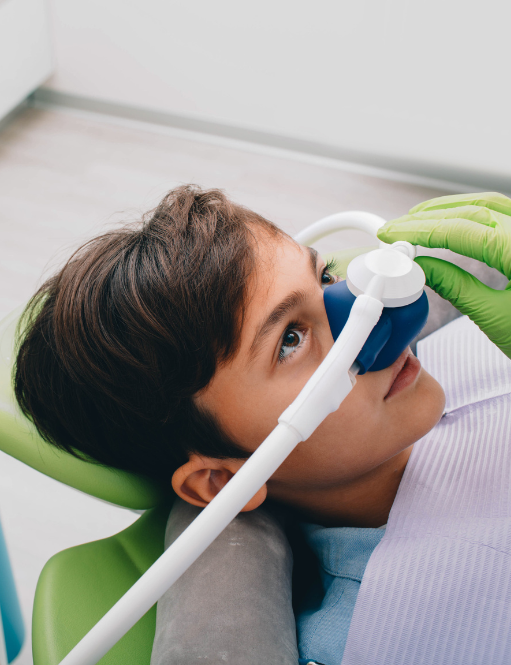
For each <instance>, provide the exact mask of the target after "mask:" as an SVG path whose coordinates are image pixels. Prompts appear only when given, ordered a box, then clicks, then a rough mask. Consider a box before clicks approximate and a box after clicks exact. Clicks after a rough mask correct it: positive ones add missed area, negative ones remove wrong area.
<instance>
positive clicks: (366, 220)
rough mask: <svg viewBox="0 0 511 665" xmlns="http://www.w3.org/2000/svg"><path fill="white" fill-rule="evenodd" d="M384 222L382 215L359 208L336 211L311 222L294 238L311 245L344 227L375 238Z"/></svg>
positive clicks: (301, 243) (302, 243) (303, 243)
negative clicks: (313, 222) (363, 232)
mask: <svg viewBox="0 0 511 665" xmlns="http://www.w3.org/2000/svg"><path fill="white" fill-rule="evenodd" d="M385 222H386V220H384V219H383V217H379V216H378V215H373V213H372V212H362V211H361V210H349V211H347V212H338V213H336V214H335V215H329V216H328V217H324V218H323V219H320V220H319V221H318V222H316V223H315V224H311V225H310V226H308V227H307V228H306V229H304V230H303V231H300V233H298V234H297V235H295V237H294V239H295V240H296V242H298V243H300V245H313V244H314V243H315V242H317V241H318V240H320V239H321V238H324V237H325V236H328V235H330V234H331V233H335V232H336V231H342V230H344V229H355V230H358V231H365V232H366V233H368V234H369V235H371V236H373V238H376V232H377V231H378V229H379V228H380V227H382V226H383V225H384V224H385Z"/></svg>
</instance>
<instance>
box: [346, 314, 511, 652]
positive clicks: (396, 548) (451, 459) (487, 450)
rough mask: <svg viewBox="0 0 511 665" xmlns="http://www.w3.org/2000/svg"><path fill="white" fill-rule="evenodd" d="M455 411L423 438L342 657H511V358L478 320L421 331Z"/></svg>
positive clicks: (425, 358) (422, 351)
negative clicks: (479, 324)
mask: <svg viewBox="0 0 511 665" xmlns="http://www.w3.org/2000/svg"><path fill="white" fill-rule="evenodd" d="M419 357H420V359H421V362H422V364H423V366H424V368H425V369H426V370H427V371H428V372H429V373H430V374H432V375H433V376H434V377H435V378H436V379H437V380H438V381H439V382H440V383H441V385H442V386H443V387H444V390H445V392H446V399H447V401H446V409H445V415H444V416H443V418H442V419H441V421H440V422H439V424H438V425H437V426H436V427H435V428H434V429H433V430H432V431H431V432H430V433H429V434H427V435H426V436H425V437H424V438H422V439H421V440H420V441H419V442H417V443H416V444H415V446H414V450H413V452H412V455H411V457H410V460H409V462H408V465H407V468H406V471H405V473H404V476H403V480H402V482H401V485H400V487H399V491H398V493H397V496H396V499H395V502H394V505H393V506H392V510H391V513H390V516H389V521H388V525H387V530H386V533H385V536H384V537H383V539H382V540H381V542H380V543H379V545H378V546H377V547H376V549H375V550H374V552H373V554H372V556H371V558H370V560H369V563H368V565H367V568H366V570H365V573H364V577H363V580H362V584H361V587H360V592H359V594H358V598H357V602H356V606H355V611H354V614H353V619H352V622H351V626H350V631H349V634H348V641H347V643H346V649H345V651H344V658H343V661H342V664H343V665H419V664H424V665H497V664H499V665H510V664H511V361H510V360H509V359H508V358H507V357H506V356H505V355H504V354H503V353H502V352H501V351H500V350H499V349H498V348H497V347H496V346H494V345H493V344H492V343H491V342H490V341H489V340H488V339H487V338H486V336H485V335H484V334H483V333H482V332H481V331H480V330H479V328H477V326H476V325H475V324H473V323H472V322H471V321H470V320H469V319H467V318H466V317H463V318H461V319H456V320H455V321H453V322H452V323H450V324H449V325H448V326H445V327H444V328H441V329H440V330H438V331H437V332H436V333H434V334H433V335H430V336H429V337H428V338H426V339H425V340H423V341H422V342H420V344H419Z"/></svg>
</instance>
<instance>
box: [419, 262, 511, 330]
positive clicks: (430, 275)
mask: <svg viewBox="0 0 511 665" xmlns="http://www.w3.org/2000/svg"><path fill="white" fill-rule="evenodd" d="M415 260H416V262H417V263H418V264H419V265H420V266H421V268H422V269H423V270H424V273H425V275H426V284H427V285H428V286H429V287H431V288H432V289H433V291H436V293H438V295H440V296H442V298H445V299H446V300H448V301H449V302H450V303H451V305H454V307H456V309H458V310H459V311H460V312H461V313H462V314H466V315H467V316H469V317H470V318H471V319H472V321H474V322H475V323H476V324H477V325H478V326H479V327H480V328H481V329H482V330H484V327H485V324H486V323H487V322H488V321H490V320H493V319H494V317H495V296H496V295H497V296H498V294H501V293H502V292H501V291H496V290H495V289H492V288H490V287H489V286H486V284H483V283H482V282H480V281H479V280H478V279H477V277H474V275H471V274H470V273H469V272H467V271H466V270H463V268H460V267H459V266H456V265H454V263H449V261H443V260H442V259H435V258H433V257H432V256H418V257H417V258H416V259H415ZM507 316H508V318H510V319H511V316H510V315H509V314H507ZM507 327H508V328H509V323H508V325H507Z"/></svg>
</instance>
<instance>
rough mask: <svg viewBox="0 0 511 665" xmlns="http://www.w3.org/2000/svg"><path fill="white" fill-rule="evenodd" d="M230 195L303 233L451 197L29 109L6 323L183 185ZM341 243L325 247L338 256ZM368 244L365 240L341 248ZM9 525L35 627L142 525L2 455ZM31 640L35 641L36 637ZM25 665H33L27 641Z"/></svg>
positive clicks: (4, 165) (11, 153) (22, 121)
mask: <svg viewBox="0 0 511 665" xmlns="http://www.w3.org/2000/svg"><path fill="white" fill-rule="evenodd" d="M187 182H192V183H196V184H199V185H201V186H203V187H213V186H215V187H221V188H223V189H225V190H226V191H227V192H228V193H229V194H230V195H231V196H232V197H233V198H234V199H236V200H237V201H239V202H241V203H243V204H245V205H247V206H249V207H252V208H253V209H255V210H257V211H258V212H259V213H262V214H263V215H265V216H266V217H268V218H270V219H271V220H273V221H275V222H276V223H277V224H279V225H281V226H282V227H283V228H284V229H285V230H286V231H288V232H289V233H296V232H297V231H298V230H299V229H301V228H303V227H305V226H306V225H307V224H309V223H310V222H312V221H315V220H316V219H319V218H320V217H322V216H324V215H328V214H331V213H333V212H336V211H340V210H348V209H361V210H368V211H371V212H374V213H377V214H380V215H382V216H383V217H385V218H388V219H390V218H392V217H396V216H399V215H401V214H404V213H405V212H406V211H407V210H408V209H409V208H410V207H411V206H413V205H415V204H416V203H418V202H419V201H422V200H424V199H427V198H431V197H432V196H437V195H441V194H445V193H447V192H446V191H445V190H442V191H441V190H439V189H432V188H426V187H420V186H414V185H409V184H404V183H400V182H396V181H392V180H386V179H383V178H377V177H373V176H368V175H361V174H357V173H354V172H352V171H350V170H343V169H342V168H339V166H338V165H337V166H336V165H335V164H333V163H332V164H328V163H326V162H325V163H321V162H320V161H319V160H318V161H317V162H316V163H315V162H314V160H313V159H311V160H305V159H293V158H291V157H290V156H286V155H279V154H277V153H275V152H273V153H272V152H271V151H268V152H267V153H266V154H265V152H264V150H261V149H258V150H254V151H252V150H250V149H248V148H247V147H246V146H242V145H238V146H237V145H235V144H234V143H229V142H224V143H222V142H217V143H216V144H215V143H212V142H211V141H201V140H200V139H199V138H198V137H187V136H186V134H181V135H179V134H175V135H172V134H171V133H168V132H165V131H162V132H158V131H155V130H154V129H153V130H150V128H147V129H144V128H143V127H137V126H129V125H126V124H122V123H120V124H119V125H116V124H114V123H112V122H111V121H108V122H107V121H106V119H102V118H100V117H99V118H94V117H82V116H79V115H73V114H70V113H64V112H57V111H55V110H53V111H44V110H38V109H27V110H25V111H23V112H22V113H21V114H20V115H19V116H18V117H16V118H15V119H14V120H13V121H11V122H10V123H9V124H8V125H7V127H4V128H3V131H2V132H1V133H0V229H1V236H0V237H1V245H0V313H7V312H9V311H10V310H12V309H13V308H15V307H17V306H18V305H19V304H21V303H23V302H24V301H26V300H27V299H28V298H29V297H30V295H31V294H32V293H33V292H34V290H35V289H36V287H37V285H38V284H39V283H40V282H41V279H42V275H48V274H50V273H51V272H52V270H53V269H54V268H55V266H56V265H58V264H59V263H61V262H62V261H63V260H64V259H65V258H67V257H68V256H69V254H70V252H71V250H72V248H74V247H76V246H77V245H78V244H79V243H81V242H82V241H84V240H86V239H87V238H89V237H91V236H93V235H95V234H97V233H99V232H100V231H101V230H103V229H104V228H105V225H111V224H114V223H116V222H118V221H120V220H125V221H126V220H132V219H137V218H138V216H139V215H140V212H142V211H145V210H147V209H149V208H151V207H153V206H154V205H155V204H156V203H157V202H158V200H159V199H160V198H161V197H162V195H163V194H164V193H165V192H166V191H167V190H168V189H170V188H171V187H173V186H175V185H176V184H178V183H187ZM330 242H331V241H328V242H327V241H323V242H322V244H321V245H318V248H319V249H320V250H327V249H329V248H330V244H329V243H330ZM337 242H338V244H337V246H336V248H338V247H339V242H340V243H341V244H343V245H346V246H347V245H350V246H353V245H357V244H364V245H366V244H370V242H369V241H368V238H367V237H365V236H364V235H363V234H356V233H355V234H350V235H345V236H343V237H340V238H337ZM0 514H1V518H2V524H3V528H4V531H5V535H6V538H7V543H8V547H9V551H10V555H11V559H12V564H13V568H14V573H15V578H16V583H17V587H18V591H19V594H20V597H21V601H22V604H23V611H24V615H25V618H26V623H27V626H28V627H29V626H30V620H31V607H32V602H33V596H34V590H35V585H36V581H37V577H38V575H39V573H40V571H41V569H42V567H43V565H44V563H45V562H46V561H47V560H48V558H49V557H50V556H52V555H53V554H54V553H55V552H58V551H60V550H61V549H64V548H67V547H71V546H73V545H77V544H79V543H83V542H87V541H90V540H96V539H98V538H102V537H105V536H108V535H111V534H112V533H115V532H116V531H120V530H121V529H123V528H125V527H126V526H127V525H128V524H130V523H131V522H132V521H133V520H134V519H135V517H136V516H135V515H134V514H133V513H130V512H128V511H125V510H122V509H119V508H115V507H111V506H107V505H105V504H102V503H100V502H99V501H96V500H94V499H91V498H89V497H87V496H84V495H82V494H80V493H78V492H76V491H74V490H71V489H69V488H67V487H65V486H63V485H61V484H59V483H57V482H55V481H53V480H50V479H48V478H46V477H45V476H42V475H41V474H39V473H37V472H36V471H33V470H31V469H29V468H28V467H25V466H24V465H22V464H21V463H19V462H17V461H16V460H13V459H12V458H9V457H8V456H6V455H5V454H3V453H0ZM28 632H30V629H28ZM17 662H18V663H19V664H20V665H21V664H23V665H26V664H28V663H31V662H32V659H31V654H30V639H27V644H26V645H25V647H24V649H23V652H22V654H21V656H20V657H19V659H18V660H17Z"/></svg>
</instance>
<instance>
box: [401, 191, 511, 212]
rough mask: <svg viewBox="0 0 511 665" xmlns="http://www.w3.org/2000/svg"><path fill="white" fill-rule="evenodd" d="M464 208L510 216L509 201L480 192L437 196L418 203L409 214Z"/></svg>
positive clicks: (495, 194) (510, 203)
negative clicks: (487, 210)
mask: <svg viewBox="0 0 511 665" xmlns="http://www.w3.org/2000/svg"><path fill="white" fill-rule="evenodd" d="M464 206H478V207H483V208H488V209H489V210H495V211H496V212H500V213H502V214H504V215H511V199H509V198H508V197H507V196H504V194H499V193H498V192H481V193H476V194H455V195H453V196H438V197H437V198H434V199H430V200H429V201H424V202H423V203H419V205H416V206H415V207H414V208H412V209H411V210H410V213H412V214H413V213H415V212H424V211H432V210H439V209H446V208H459V207H464Z"/></svg>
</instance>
